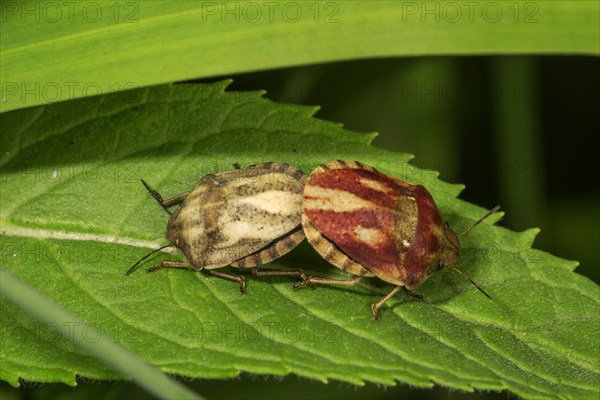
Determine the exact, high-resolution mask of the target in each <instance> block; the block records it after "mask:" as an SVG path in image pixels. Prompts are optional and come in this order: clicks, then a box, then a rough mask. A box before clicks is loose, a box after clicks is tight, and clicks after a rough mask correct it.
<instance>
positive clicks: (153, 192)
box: [140, 179, 173, 215]
mask: <svg viewBox="0 0 600 400" xmlns="http://www.w3.org/2000/svg"><path fill="white" fill-rule="evenodd" d="M140 181H142V184H143V185H144V186H145V187H146V190H147V191H148V192H149V193H150V195H152V197H154V200H156V202H157V203H158V204H159V205H160V206H161V207H162V208H163V210H165V212H166V213H167V214H169V215H172V214H173V213H172V212H171V211H169V209H168V208H167V206H165V201H164V200H163V198H162V196H161V195H160V194H159V193H158V192H157V191H156V190H154V189H152V188H151V187H150V186H149V185H148V184H147V183H146V182H145V181H144V180H143V179H140Z"/></svg>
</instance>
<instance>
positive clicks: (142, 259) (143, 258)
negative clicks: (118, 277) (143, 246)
mask: <svg viewBox="0 0 600 400" xmlns="http://www.w3.org/2000/svg"><path fill="white" fill-rule="evenodd" d="M172 246H175V245H174V244H173V243H171V244H168V245H166V246H162V247H159V248H158V249H156V250H152V251H151V252H150V253H148V254H146V255H145V256H144V257H142V258H140V259H139V260H138V262H136V263H135V264H133V265H132V266H131V268H129V269H128V270H127V272H125V276H127V275H129V274H130V273H132V272H133V270H135V267H137V266H138V265H140V263H141V262H142V261H144V260H145V259H146V258H148V257H150V256H151V255H152V254H154V253H156V252H158V251H161V250H163V249H166V248H167V247H172Z"/></svg>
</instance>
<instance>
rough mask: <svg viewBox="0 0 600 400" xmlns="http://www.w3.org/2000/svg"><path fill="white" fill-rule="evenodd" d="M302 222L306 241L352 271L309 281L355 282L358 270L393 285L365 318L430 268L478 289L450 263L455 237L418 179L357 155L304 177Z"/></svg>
mask: <svg viewBox="0 0 600 400" xmlns="http://www.w3.org/2000/svg"><path fill="white" fill-rule="evenodd" d="M302 207H303V211H304V212H303V214H302V226H303V228H304V232H305V234H306V238H307V239H308V241H309V243H310V244H311V245H312V246H313V247H314V248H315V250H316V251H317V252H318V253H319V254H320V255H321V256H322V257H323V258H325V259H326V260H327V261H329V262H330V263H332V264H333V265H335V266H336V267H338V268H341V269H342V270H344V271H346V272H349V273H351V274H353V275H355V277H354V278H353V279H351V280H340V279H329V278H322V277H315V276H309V277H308V278H307V280H306V281H304V282H299V283H297V284H296V285H295V288H299V287H302V286H307V285H308V284H310V283H320V284H340V285H355V284H356V283H358V282H359V281H360V279H361V278H362V277H377V278H379V279H381V280H383V281H386V282H388V283H391V284H393V285H396V287H395V288H394V289H393V290H392V291H391V292H390V293H388V294H387V295H386V296H385V297H384V298H383V299H381V300H380V301H379V302H377V303H374V304H373V305H372V310H373V317H374V318H375V319H379V308H380V307H381V306H382V305H383V304H384V303H385V302H386V301H387V300H389V299H390V298H391V297H392V296H394V295H395V294H396V293H397V292H398V290H400V288H401V287H402V288H404V289H405V290H406V291H407V293H408V294H409V295H410V296H411V297H417V298H421V296H418V295H416V294H414V293H412V291H411V289H414V288H416V287H417V286H419V285H421V284H422V283H423V282H424V281H425V280H426V279H427V278H428V277H429V276H430V275H431V274H432V273H433V272H435V271H437V270H440V269H443V268H450V269H452V270H453V271H455V272H457V273H459V274H461V275H462V276H463V277H464V278H466V279H467V280H469V281H470V282H471V283H472V284H473V285H475V286H476V287H477V288H478V289H479V290H480V291H481V292H482V293H483V294H485V295H486V296H487V297H489V298H490V299H491V297H490V296H489V295H488V294H487V293H486V292H485V291H483V289H481V288H480V287H479V286H478V285H477V284H476V283H475V282H473V280H472V279H471V278H469V277H468V276H466V275H465V274H464V273H462V272H461V271H459V270H457V269H455V268H453V267H450V266H451V265H452V264H454V263H455V262H456V261H458V259H459V256H460V242H459V240H458V236H460V235H462V234H464V233H466V232H468V231H469V230H471V229H472V228H473V227H474V226H475V225H477V224H479V223H480V222H481V221H483V220H484V219H485V218H487V217H488V216H489V215H491V214H492V213H494V212H495V211H497V210H498V209H499V207H496V208H494V209H493V210H491V211H490V212H488V214H486V215H485V216H484V217H483V218H481V219H480V220H478V221H477V222H475V223H474V224H472V225H471V226H470V227H469V228H467V229H466V230H465V231H464V232H462V233H461V234H459V235H457V234H456V233H454V231H453V230H452V229H451V228H450V226H449V225H448V224H447V223H445V222H444V221H443V220H442V217H441V216H440V212H439V210H438V208H437V206H436V205H435V202H434V201H433V198H432V197H431V195H430V194H429V192H428V191H427V189H425V188H424V187H423V186H420V185H412V184H410V183H407V182H405V181H402V180H400V179H397V178H394V177H391V176H388V175H385V174H382V173H381V172H379V171H377V170H376V169H375V168H373V167H371V166H368V165H365V164H363V163H360V162H358V161H342V160H338V161H331V162H328V163H326V164H323V165H320V166H319V167H317V168H316V169H315V170H314V171H313V172H312V173H311V174H310V176H309V177H308V180H307V183H306V185H305V187H304V196H303V201H302Z"/></svg>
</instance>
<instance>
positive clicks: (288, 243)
mask: <svg viewBox="0 0 600 400" xmlns="http://www.w3.org/2000/svg"><path fill="white" fill-rule="evenodd" d="M234 167H235V169H234V170H231V171H225V172H222V173H218V174H209V175H206V176H204V177H203V178H202V179H201V180H200V182H198V184H197V185H196V187H195V188H194V189H193V190H192V191H191V192H185V193H182V194H180V195H177V196H175V197H173V198H171V199H169V200H163V198H162V197H161V195H160V194H159V193H158V192H156V191H155V190H153V189H151V188H150V187H149V186H148V184H146V182H144V181H143V180H142V183H143V184H144V186H145V187H146V189H147V190H148V191H149V192H150V194H151V195H152V197H154V199H155V200H156V201H157V202H158V204H160V206H161V207H162V208H163V209H164V210H165V211H166V212H167V213H168V214H170V218H169V222H168V224H167V239H168V240H169V241H170V242H171V243H170V244H169V245H167V246H163V247H161V248H160V249H157V250H154V251H153V252H151V253H149V254H147V255H146V256H145V257H143V258H142V259H141V260H139V261H138V262H137V263H136V264H134V265H133V266H132V267H131V268H130V269H129V270H128V271H127V272H126V273H125V275H129V274H130V273H131V272H132V271H133V270H134V269H135V268H136V267H137V265H138V264H139V263H140V262H142V261H143V260H145V259H146V258H147V257H149V256H150V255H152V254H153V253H154V252H156V251H159V250H162V249H164V248H166V247H172V246H174V247H176V248H178V249H179V250H180V251H181V252H182V253H183V254H184V255H185V257H186V258H187V260H188V262H178V261H163V262H161V263H160V264H158V265H156V266H154V267H152V268H150V269H148V272H154V271H157V270H159V269H161V268H190V269H194V270H198V271H200V270H206V271H207V272H209V273H210V274H212V275H216V276H219V277H221V278H225V279H229V280H234V281H237V282H239V284H240V292H241V293H242V294H243V293H244V290H245V285H246V284H245V280H244V277H243V276H241V275H236V274H229V273H224V272H219V271H216V269H218V268H221V267H225V266H227V265H232V266H234V267H239V268H249V269H250V271H251V272H252V273H253V274H254V275H295V276H299V277H301V278H302V279H306V277H305V275H304V273H303V272H302V271H301V270H293V271H283V270H270V271H267V270H264V271H259V270H258V269H257V267H258V266H260V265H263V264H266V263H268V262H270V261H272V260H274V259H276V258H278V257H280V256H282V255H284V254H286V253H287V252H289V251H290V250H292V249H293V248H294V247H296V246H297V245H298V244H299V243H300V242H301V241H302V240H304V237H305V236H304V231H303V229H302V225H301V215H302V191H303V188H304V184H305V182H306V176H305V175H304V173H303V172H302V171H301V170H299V169H297V168H295V167H293V166H291V165H288V164H282V163H274V162H268V163H263V164H257V165H252V166H249V167H247V168H244V169H240V168H239V165H237V164H234ZM178 202H181V205H180V206H179V208H178V209H177V210H176V211H175V212H174V213H171V212H170V211H169V207H171V206H172V205H174V204H177V203H178Z"/></svg>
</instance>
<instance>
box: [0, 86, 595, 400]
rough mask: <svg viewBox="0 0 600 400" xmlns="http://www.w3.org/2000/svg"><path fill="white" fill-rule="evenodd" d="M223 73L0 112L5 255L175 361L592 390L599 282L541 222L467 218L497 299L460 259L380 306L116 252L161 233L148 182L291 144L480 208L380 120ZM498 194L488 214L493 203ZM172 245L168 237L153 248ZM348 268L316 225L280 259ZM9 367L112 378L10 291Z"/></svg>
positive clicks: (108, 329) (472, 259)
mask: <svg viewBox="0 0 600 400" xmlns="http://www.w3.org/2000/svg"><path fill="white" fill-rule="evenodd" d="M227 84H228V82H220V83H216V84H210V85H175V86H161V87H155V88H151V89H140V90H136V91H131V92H124V93H120V94H111V95H105V96H101V97H98V98H90V99H81V100H77V101H73V102H68V103H58V104H55V105H51V106H46V107H39V108H31V109H25V110H19V111H13V112H10V113H4V114H2V115H0V126H1V127H2V130H3V132H2V135H1V136H0V138H1V139H0V140H1V142H0V143H1V145H2V146H1V147H2V149H3V150H2V154H1V155H0V162H1V165H2V186H1V190H0V195H1V198H2V207H1V208H0V222H1V224H2V235H1V236H0V240H1V248H2V266H3V267H4V268H6V269H8V270H10V271H11V272H12V273H13V274H15V275H16V276H18V277H19V278H20V279H21V280H23V281H25V282H27V283H28V284H29V285H30V286H32V287H34V288H36V289H37V290H39V291H40V292H42V293H43V294H45V295H46V296H48V297H50V298H51V299H52V300H53V301H54V302H56V303H58V304H60V305H62V306H63V307H64V308H65V309H67V310H69V311H70V312H72V313H73V314H75V315H77V316H78V317H79V318H80V319H81V320H83V321H86V322H87V323H89V324H91V325H89V327H88V328H85V327H84V329H82V332H83V333H82V334H83V335H85V337H84V339H85V340H90V341H93V340H96V338H97V337H98V335H102V336H104V335H106V336H108V337H109V338H111V340H115V341H117V342H118V343H121V344H122V345H124V346H125V347H126V348H128V349H130V350H131V351H133V352H134V353H136V354H138V355H139V356H140V357H142V358H143V359H144V360H146V361H148V362H150V363H152V364H154V365H156V366H157V367H159V368H160V369H162V370H163V371H166V372H169V373H173V374H178V375H183V376H187V377H198V378H225V377H232V376H236V375H238V374H239V373H240V372H241V371H247V372H250V373H255V374H272V375H286V374H290V373H294V374H297V375H300V376H305V377H310V378H314V379H318V380H322V381H325V380H327V379H338V380H342V381H347V382H351V383H354V384H358V385H360V384H362V383H363V382H364V381H372V382H376V383H381V384H387V385H392V384H394V383H395V382H397V381H399V382H403V383H408V384H411V385H414V386H419V387H429V386H431V385H432V384H440V385H445V386H448V387H451V388H456V389H461V390H468V391H470V390H473V389H474V388H475V389H481V390H508V391H511V392H513V393H515V394H517V395H519V396H522V397H530V398H534V397H535V398H542V397H546V398H550V397H552V398H556V397H558V398H578V399H582V398H597V397H598V394H599V393H598V392H599V390H598V380H599V369H600V368H599V365H598V364H599V361H598V360H599V359H600V353H599V349H600V343H599V341H600V335H598V323H599V321H600V317H599V315H598V306H599V288H598V286H597V285H596V284H594V283H593V282H591V281H590V280H589V279H587V278H585V277H582V276H580V275H578V274H576V273H574V272H573V269H574V268H575V267H576V265H577V263H575V262H570V261H565V260H562V259H559V258H556V257H554V256H552V255H550V254H547V253H544V252H541V251H538V250H534V249H531V244H532V242H533V240H534V238H535V235H536V234H537V232H538V230H537V229H531V230H528V231H525V232H521V233H516V232H511V231H509V230H507V229H504V228H501V227H494V226H491V222H490V221H489V220H488V221H486V222H484V223H483V224H481V225H480V226H478V227H477V229H475V230H473V231H472V232H470V233H469V234H468V235H466V236H465V237H464V238H463V240H462V243H463V254H462V259H461V261H460V262H459V263H458V264H457V265H456V266H457V267H458V268H460V269H461V270H462V271H464V272H465V273H467V274H468V275H470V276H471V277H472V278H473V279H474V280H475V281H477V282H478V283H479V284H480V285H481V286H483V287H484V288H485V289H486V291H488V292H489V293H490V294H491V295H492V296H493V297H494V301H490V300H488V299H487V298H485V297H484V296H482V295H481V294H480V293H479V292H478V291H477V290H476V289H475V288H474V287H473V286H471V285H470V284H469V283H468V282H466V281H464V280H462V279H461V278H460V277H459V276H457V275H456V274H452V273H451V272H450V271H443V272H439V273H437V274H435V275H434V276H432V277H431V278H430V279H429V280H428V281H427V282H425V284H423V285H422V286H420V287H419V288H418V289H417V292H418V293H420V294H422V295H423V296H424V298H425V301H423V302H415V301H411V300H410V299H408V298H407V297H406V296H404V295H397V296H396V297H394V298H393V299H392V300H391V301H390V302H388V303H387V304H386V305H385V306H384V307H383V308H382V321H380V322H374V321H373V320H372V316H371V310H370V305H371V303H373V302H375V301H377V300H378V299H380V298H381V297H382V295H383V294H385V293H386V291H388V290H389V289H390V287H389V286H388V285H386V284H383V283H381V282H377V281H375V280H367V282H366V283H365V284H364V285H361V286H358V287H351V288H344V287H315V288H312V289H305V290H300V291H296V292H294V290H293V289H292V284H293V282H294V280H293V279H291V278H289V277H272V278H268V277H267V278H264V277H261V278H258V277H252V276H249V277H248V287H247V289H248V293H247V294H246V295H244V296H240V295H239V290H238V288H237V286H236V284H235V283H232V282H229V281H225V280H223V279H219V278H217V277H213V276H208V275H205V274H203V273H194V272H190V271H182V270H165V271H159V272H156V273H154V274H151V275H148V274H145V273H143V270H138V271H137V272H136V273H134V274H132V275H130V276H128V277H125V276H124V272H125V271H126V270H127V269H128V268H129V266H131V265H132V264H133V263H134V262H135V261H137V260H138V259H139V258H140V257H142V256H143V255H144V254H146V253H148V251H149V250H150V249H152V248H156V247H158V246H159V245H161V244H165V243H166V240H165V239H164V234H165V227H166V221H167V217H168V216H167V215H166V214H165V213H164V212H163V211H162V209H160V207H158V206H157V204H156V203H155V202H154V200H153V199H152V198H151V197H150V196H149V195H148V193H147V192H146V190H145V189H144V188H143V186H142V185H141V183H139V178H144V179H145V180H146V181H147V182H149V183H150V184H151V185H152V186H153V187H155V188H156V189H157V190H158V191H159V192H160V193H162V194H163V195H164V196H174V195H176V194H178V193H181V192H183V191H186V190H189V189H190V188H192V187H193V186H194V185H195V183H196V182H197V181H198V180H199V179H200V177H202V176H203V175H205V174H207V173H214V172H217V171H223V170H228V169H231V164H232V163H234V162H239V163H240V164H241V165H248V164H253V163H257V162H262V161H281V162H288V163H290V164H293V165H296V166H298V167H300V168H302V169H303V170H304V171H306V172H310V170H311V169H312V168H314V167H315V166H317V165H318V164H320V163H323V162H326V161H329V160H332V159H356V160H360V161H363V162H365V163H368V164H370V165H373V166H375V167H377V168H379V169H381V170H382V171H384V172H386V173H389V174H392V175H394V176H397V177H400V178H404V179H406V180H409V181H411V182H414V183H420V184H423V185H425V186H426V187H427V188H428V189H429V190H430V192H431V193H432V195H433V197H434V198H435V200H436V202H437V204H438V206H439V208H440V210H441V211H442V213H443V215H444V218H445V219H446V220H447V221H448V222H449V223H450V225H451V226H453V227H455V228H457V229H460V228H462V227H465V226H467V225H468V224H469V223H471V222H473V221H474V220H475V219H477V218H478V217H480V216H481V215H483V213H484V212H485V210H484V209H483V208H480V207H477V206H474V205H472V204H469V203H466V202H464V201H462V200H458V199H457V198H456V196H457V195H458V194H459V193H460V191H461V189H462V186H460V185H451V184H448V183H445V182H442V181H440V180H439V179H437V174H436V173H435V172H432V171H426V170H420V169H417V168H415V167H413V166H411V165H410V164H408V161H409V159H410V158H411V156H410V155H408V154H402V153H400V154H398V153H393V152H390V151H385V150H382V149H378V148H375V147H373V146H371V145H370V144H369V143H370V141H371V140H372V139H373V137H374V135H373V134H359V133H355V132H350V131H347V130H344V129H343V128H342V127H341V126H340V125H339V124H335V123H332V122H327V121H322V120H318V119H315V118H313V117H312V114H313V113H314V112H315V111H316V108H315V107H305V106H296V105H286V104H275V103H273V102H270V101H268V100H265V99H263V98H262V97H261V93H254V92H253V93H250V92H243V93H240V92H225V91H224V89H225V87H226V86H227ZM500 217H501V214H498V215H495V216H493V217H492V218H491V219H492V220H493V219H496V220H497V219H498V218H500ZM164 259H173V260H182V256H181V255H178V254H164V253H163V254H160V255H158V256H156V257H153V258H151V259H150V260H148V261H147V262H146V263H145V264H144V266H145V267H149V266H151V265H154V264H155V263H156V262H158V261H160V260H164ZM270 267H274V268H278V267H283V268H285V267H288V268H289V267H299V268H303V269H305V270H306V271H309V272H313V273H318V274H343V273H342V272H340V271H338V270H337V269H335V268H333V267H331V266H329V265H328V264H327V263H326V262H325V261H324V260H322V259H320V258H319V257H318V256H317V254H316V252H314V251H313V250H312V249H311V248H310V247H309V246H308V245H307V244H306V243H304V244H302V245H301V246H299V247H298V248H297V249H295V250H294V251H292V252H291V253H289V254H288V255H287V256H285V257H283V258H281V259H278V260H277V262H275V263H273V264H270ZM0 315H1V320H0V323H1V326H2V343H3V345H2V346H1V347H0V356H1V363H0V377H1V378H2V379H4V380H6V381H8V382H10V383H11V384H13V385H17V384H18V379H19V377H21V378H23V379H26V380H30V381H39V382H56V381H58V382H65V383H68V384H75V376H76V375H82V376H85V377H90V378H94V379H119V378H123V377H122V376H121V375H120V374H119V373H117V372H115V371H113V370H111V369H110V368H108V367H106V366H104V365H103V364H102V363H100V362H99V361H97V360H96V359H94V358H93V357H91V356H90V355H89V354H87V353H86V352H85V351H83V350H81V349H79V348H77V347H76V346H74V345H73V344H72V343H71V342H69V341H67V340H64V339H62V338H61V337H60V335H59V334H57V332H62V331H63V330H65V329H69V326H68V325H67V326H64V324H41V323H38V322H36V321H35V320H34V319H32V318H31V317H30V316H28V315H27V314H25V313H24V312H22V311H20V310H19V309H17V308H16V307H14V306H13V305H12V304H9V303H7V302H5V301H2V313H1V314H0Z"/></svg>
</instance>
